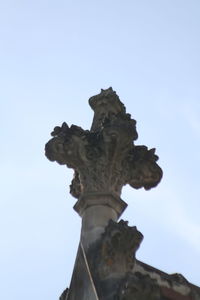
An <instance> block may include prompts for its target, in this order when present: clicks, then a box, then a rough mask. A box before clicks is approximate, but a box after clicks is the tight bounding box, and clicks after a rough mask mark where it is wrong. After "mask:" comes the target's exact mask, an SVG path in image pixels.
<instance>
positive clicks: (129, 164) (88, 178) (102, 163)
mask: <svg viewBox="0 0 200 300" xmlns="http://www.w3.org/2000/svg"><path fill="white" fill-rule="evenodd" d="M89 103H90V106H91V107H92V109H93V110H94V119H93V124H92V127H91V130H90V131H89V130H83V129H82V128H81V127H78V126H75V125H72V126H71V127H69V126H68V125H67V124H66V123H63V125H62V126H61V127H59V126H57V127H55V128H54V131H53V132H52V136H53V138H52V139H51V140H50V141H49V142H48V143H47V144H46V147H45V150H46V156H47V157H48V158H49V159H50V160H51V161H57V162H58V163H59V164H65V165H67V166H68V167H69V168H73V169H74V171H75V176H74V179H73V181H72V184H71V193H72V195H73V196H74V197H76V198H80V196H83V195H84V194H91V193H102V192H104V193H105V194H112V195H114V196H117V197H119V196H120V194H121V189H122V187H123V185H125V184H130V185H131V186H132V187H134V188H141V187H144V188H145V189H150V188H152V187H154V186H156V185H157V184H158V183H159V181H160V179H161V177H162V170H161V169H160V167H159V166H158V165H157V163H156V161H157V159H158V157H157V156H156V155H155V154H154V151H155V150H154V149H151V150H148V149H147V147H145V146H135V145H134V141H135V140H136V139H137V136H138V135H137V131H136V121H135V120H133V119H131V116H130V115H129V114H127V113H126V109H125V107H124V105H123V104H122V103H121V101H120V100H119V97H118V96H117V95H116V93H115V92H114V91H113V90H112V88H109V89H107V90H102V91H101V93H100V94H99V95H96V96H94V97H91V98H90V99H89Z"/></svg>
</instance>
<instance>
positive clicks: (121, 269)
mask: <svg viewBox="0 0 200 300" xmlns="http://www.w3.org/2000/svg"><path fill="white" fill-rule="evenodd" d="M142 240H143V235H142V233H141V232H139V231H138V230H137V227H136V226H133V227H131V226H128V222H127V221H123V220H121V221H120V222H119V223H117V222H113V221H112V220H110V221H109V223H108V225H107V226H106V228H105V231H104V233H103V234H102V236H101V237H100V238H99V240H98V241H97V242H96V244H93V245H92V247H91V248H90V249H89V253H90V255H89V256H91V257H92V255H93V254H94V261H93V262H92V264H91V265H92V266H95V272H97V273H98V276H99V278H100V279H103V280H105V278H107V277H110V276H111V275H113V276H114V274H115V275H116V274H118V276H119V275H120V274H123V275H124V274H125V273H126V272H130V271H131V270H132V269H133V267H134V264H135V254H136V251H137V250H138V248H139V246H140V244H141V242H142ZM97 266H98V267H97Z"/></svg>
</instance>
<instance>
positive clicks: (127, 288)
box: [115, 272, 162, 300]
mask: <svg viewBox="0 0 200 300" xmlns="http://www.w3.org/2000/svg"><path fill="white" fill-rule="evenodd" d="M115 299H116V300H133V299H134V300H162V298H161V295H160V288H159V286H158V285H157V282H156V280H154V279H152V278H151V277H150V276H149V275H143V274H141V273H135V274H134V273H131V272H130V273H128V274H127V275H126V277H125V278H124V280H123V281H122V283H121V286H120V288H119V290H118V292H117V295H116V297H115Z"/></svg>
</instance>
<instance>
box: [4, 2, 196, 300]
mask: <svg viewBox="0 0 200 300" xmlns="http://www.w3.org/2000/svg"><path fill="white" fill-rule="evenodd" d="M199 16H200V1H199V0H196V1H195V0H188V1H186V0H138V1H136V0H123V1H122V0H101V1H97V0H90V1H89V0H84V1H81V0H73V1H68V0H65V1H64V0H58V1H44V0H34V1H25V0H24V1H21V0H6V1H3V0H2V1H1V2H0V82H1V88H0V128H1V130H0V132H1V147H0V153H1V155H0V157H1V202H0V237H1V247H0V285H1V288H0V299H3V300H11V299H16V300H25V299H27V298H28V299H29V300H36V299H37V300H47V299H48V300H55V299H58V297H59V295H60V294H61V292H62V291H63V289H64V288H65V287H66V286H68V285H69V282H70V278H71V273H72V269H73V264H74V260H75V255H76V250H77V246H78V241H79V234H80V221H81V220H80V218H79V216H78V215H77V214H76V213H75V211H74V210H73V205H74V204H75V201H76V200H75V199H74V198H72V197H71V196H70V194H69V188H68V186H69V184H70V182H71V178H72V174H73V172H72V170H68V169H67V168H66V167H64V166H59V165H58V164H56V163H52V162H49V161H48V160H47V159H46V158H45V156H44V150H43V149H44V145H45V143H46V142H47V141H48V140H49V139H50V132H51V131H52V129H53V128H54V126H56V125H60V124H62V122H63V121H66V122H67V123H68V124H69V125H71V124H76V125H79V126H82V127H83V128H84V129H88V128H89V127H90V124H91V121H92V116H93V114H92V111H91V109H90V107H89V106H88V102H87V101H88V98H89V97H90V96H92V95H94V94H97V93H99V92H100V89H101V88H108V87H110V86H112V87H113V89H114V90H116V92H117V94H118V95H119V97H120V99H121V101H122V102H124V104H125V105H126V107H127V112H129V113H131V115H132V117H133V118H134V119H136V120H137V130H138V133H139V139H138V141H136V144H138V145H139V144H145V145H147V146H148V147H150V148H151V147H156V149H157V154H158V155H159V157H160V160H159V164H160V166H161V167H162V168H163V171H164V177H163V180H162V182H161V183H160V185H159V186H158V187H157V188H156V189H153V190H151V191H148V192H147V191H143V190H137V191H135V190H133V189H131V188H129V187H125V188H124V190H123V194H122V199H124V200H125V201H126V202H127V203H128V208H127V209H126V212H125V213H124V214H123V216H122V218H123V219H125V220H128V221H129V224H130V225H136V226H137V228H138V229H139V230H140V231H141V232H142V233H143V235H144V241H143V243H142V244H141V247H140V249H139V250H138V252H137V257H138V259H140V260H142V261H144V262H146V263H148V264H150V265H152V266H154V267H156V268H159V269H161V270H163V271H165V272H168V273H174V272H178V273H182V274H183V275H184V276H185V277H186V278H187V279H188V280H189V281H191V282H193V283H195V284H197V285H200V276H199V268H200V263H199V261H200V217H199V214H200V203H199V198H200V191H199V185H200V176H199V166H200V153H199V152H200V151H199V148H200V84H199V83H200V55H199V53H200V17H199Z"/></svg>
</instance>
